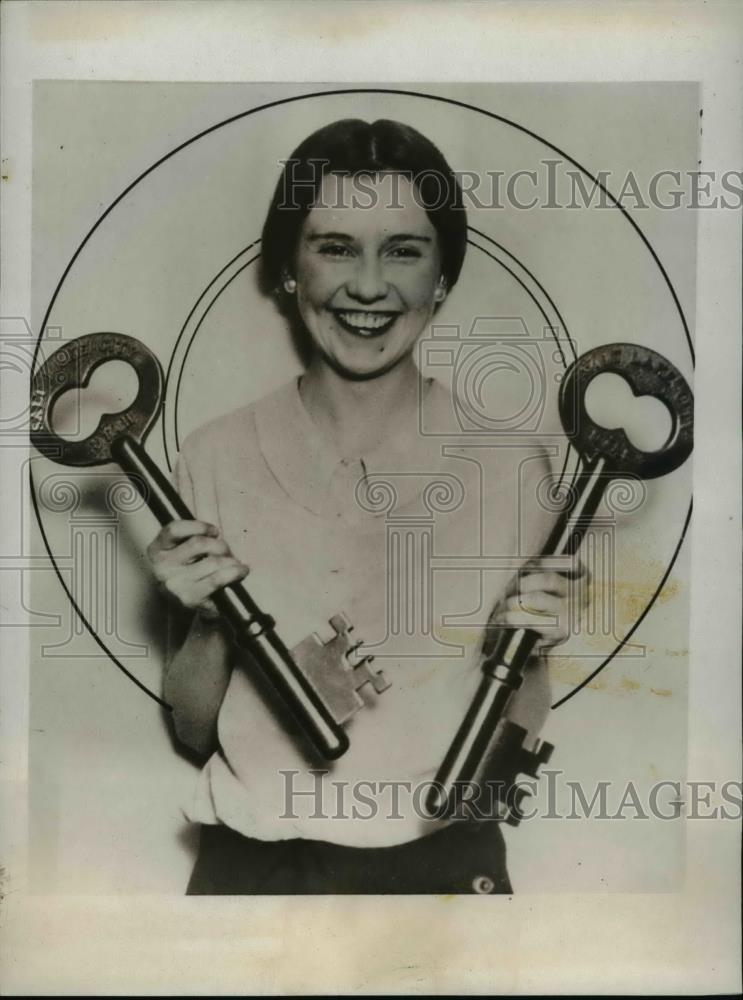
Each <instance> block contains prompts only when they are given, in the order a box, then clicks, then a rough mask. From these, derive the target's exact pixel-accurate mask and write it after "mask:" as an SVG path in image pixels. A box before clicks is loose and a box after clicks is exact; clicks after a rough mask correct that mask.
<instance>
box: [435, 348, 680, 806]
mask: <svg viewBox="0 0 743 1000" xmlns="http://www.w3.org/2000/svg"><path fill="white" fill-rule="evenodd" d="M605 372H613V373H615V374H617V375H620V376H621V377H622V378H623V379H625V381H626V382H627V383H628V384H629V386H630V388H631V389H632V392H633V393H634V395H635V396H653V397H655V398H656V399H658V400H660V401H661V402H662V403H664V404H665V406H666V407H667V408H668V411H669V412H670V414H671V420H672V427H671V431H670V434H669V436H668V439H667V441H666V443H665V445H664V446H663V447H662V448H661V449H659V450H658V451H654V452H645V451H641V450H640V449H639V448H636V447H635V446H634V445H633V444H632V443H631V441H630V440H629V438H628V437H627V435H626V434H625V432H624V430H623V429H621V428H617V429H614V430H609V429H607V428H605V427H600V426H599V425H598V424H596V423H594V421H593V420H592V419H591V418H590V417H589V415H588V413H587V411H586V405H585V397H586V390H587V389H588V386H589V384H590V383H591V381H592V380H593V379H594V378H595V377H596V376H597V375H602V374H604V373H605ZM559 406H560V418H561V420H562V424H563V427H564V429H565V432H566V434H567V436H568V438H569V439H570V441H571V442H572V444H573V445H574V446H575V448H576V449H577V451H578V453H579V455H580V457H581V459H582V468H581V472H580V475H579V476H578V478H577V481H576V483H575V484H574V487H573V488H572V489H571V491H570V496H569V498H568V502H567V504H566V506H565V508H564V509H563V510H562V511H561V513H560V515H559V517H558V519H557V522H556V524H555V526H554V528H553V530H552V533H551V534H550V536H549V539H548V540H547V543H546V545H545V547H544V549H543V551H542V555H543V556H553V555H554V556H565V555H573V554H574V553H576V552H577V551H578V549H579V547H580V545H581V542H582V540H583V537H584V535H585V533H586V531H587V530H588V528H589V527H590V524H591V519H592V518H593V515H594V514H595V513H596V510H597V508H598V506H599V503H600V501H601V498H602V496H603V494H604V491H605V490H606V487H607V486H608V484H609V483H610V482H611V480H613V479H616V478H621V477H630V478H633V479H655V478H657V477H658V476H663V475H665V474H666V473H668V472H673V470H674V469H677V468H678V467H679V466H680V465H682V464H683V462H685V461H686V459H687V458H688V456H689V455H690V453H691V450H692V436H693V408H694V400H693V396H692V393H691V390H690V388H689V386H688V384H687V383H686V381H685V379H684V378H683V376H682V375H681V373H680V372H679V371H677V370H676V368H674V367H673V365H671V364H670V362H668V361H667V360H666V359H665V358H664V357H662V356H661V355H660V354H656V352H655V351H651V350H649V348H647V347H641V346H639V345H638V344H608V345H606V346H603V347H597V348H595V349H594V350H592V351H588V353H586V354H584V355H582V356H581V357H580V358H578V360H577V361H575V362H574V363H573V364H572V365H571V367H570V368H569V369H568V371H567V372H566V374H565V377H564V379H563V381H562V384H561V387H560V400H559ZM538 639H539V636H538V634H537V633H536V632H535V631H533V630H532V629H528V628H516V629H502V630H501V631H499V633H498V634H497V636H496V639H495V645H494V647H493V649H492V651H490V652H489V654H488V655H487V656H486V657H485V658H484V660H483V663H482V671H483V678H482V680H481V682H480V685H479V687H478V689H477V692H476V694H475V697H474V699H473V701H472V704H471V705H470V707H469V709H468V711H467V714H466V715H465V717H464V720H463V721H462V724H461V726H460V727H459V730H458V732H457V734H456V736H455V737H454V741H453V742H452V744H451V747H450V748H449V751H448V753H447V755H446V757H445V759H444V762H443V764H442V765H441V767H440V768H439V771H438V774H437V775H436V778H435V780H434V782H433V784H432V786H431V790H430V792H429V794H428V796H427V800H426V806H427V809H428V812H429V814H430V815H432V816H437V817H444V816H452V815H457V814H460V815H461V812H462V810H463V808H464V807H465V804H466V803H472V804H473V805H474V804H475V802H476V801H477V802H478V804H480V803H482V802H483V801H485V800H486V799H488V801H490V804H491V805H492V804H493V802H492V800H493V793H495V798H496V799H498V800H499V803H500V806H501V809H500V812H499V814H503V818H504V819H506V821H507V822H509V823H510V824H511V825H514V826H515V825H517V824H518V823H519V821H520V820H521V818H522V814H521V810H520V808H519V805H520V802H521V799H522V798H523V796H524V795H525V794H527V793H526V789H523V788H519V787H517V786H516V785H515V784H514V783H515V781H516V779H517V778H518V775H519V774H527V775H530V776H532V777H536V775H537V771H538V769H539V766H540V765H541V764H545V763H546V762H547V761H548V760H549V758H550V756H551V754H552V751H553V749H554V747H552V746H551V745H550V744H549V743H539V742H538V743H537V744H536V746H535V748H534V749H533V750H527V749H526V748H525V747H524V745H523V744H524V738H525V737H526V730H524V729H523V728H522V727H521V726H518V725H516V724H515V723H513V722H511V721H510V720H508V719H506V718H505V713H506V710H507V708H508V704H509V702H510V700H511V698H512V697H513V695H514V694H515V692H516V691H517V690H518V689H519V687H520V686H521V683H522V680H523V672H524V668H525V667H526V665H527V662H528V660H529V658H530V656H531V654H532V652H533V651H534V647H535V644H536V643H537V641H538ZM480 795H482V796H483V798H482V799H480ZM480 811H481V814H482V810H480Z"/></svg>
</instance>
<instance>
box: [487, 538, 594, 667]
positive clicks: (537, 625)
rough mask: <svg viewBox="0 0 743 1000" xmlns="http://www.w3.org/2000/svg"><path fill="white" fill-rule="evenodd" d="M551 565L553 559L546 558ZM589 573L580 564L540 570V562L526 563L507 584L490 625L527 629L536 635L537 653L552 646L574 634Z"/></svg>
mask: <svg viewBox="0 0 743 1000" xmlns="http://www.w3.org/2000/svg"><path fill="white" fill-rule="evenodd" d="M550 562H552V564H553V565H554V557H552V558H551V559H550ZM589 583H590V574H589V573H588V572H587V568H586V566H585V564H584V563H582V562H580V561H579V560H577V561H575V562H574V561H573V560H572V559H570V561H569V569H567V570H566V571H564V572H558V571H556V570H554V569H543V568H542V566H541V564H540V560H533V561H531V562H529V564H528V565H527V567H525V568H524V569H522V570H520V572H519V573H518V574H517V575H516V577H515V578H514V579H513V580H512V581H511V584H510V585H509V587H508V589H507V590H506V593H505V596H504V597H503V598H502V600H501V601H499V602H498V604H497V605H496V607H495V609H494V611H493V614H492V615H491V618H490V623H489V624H490V625H491V626H492V625H505V626H508V627H512V628H530V629H533V630H534V631H535V632H538V633H539V636H540V641H539V644H538V647H537V648H538V650H539V651H540V652H544V651H546V650H548V649H550V648H551V647H552V646H556V645H558V644H559V643H561V642H565V640H566V639H567V638H568V637H569V636H570V634H571V632H574V631H576V626H577V623H578V622H579V621H580V616H581V615H582V613H583V611H584V609H585V607H586V605H587V604H588V590H589V586H588V585H589Z"/></svg>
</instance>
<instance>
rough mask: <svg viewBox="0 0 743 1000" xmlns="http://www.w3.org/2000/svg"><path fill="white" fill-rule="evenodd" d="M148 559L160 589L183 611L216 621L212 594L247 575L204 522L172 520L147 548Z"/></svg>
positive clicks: (245, 569)
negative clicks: (174, 600) (176, 602)
mask: <svg viewBox="0 0 743 1000" xmlns="http://www.w3.org/2000/svg"><path fill="white" fill-rule="evenodd" d="M147 558H148V559H149V561H150V565H151V566H152V571H153V573H154V574H155V578H156V579H157V581H158V582H159V584H160V586H161V587H162V589H163V590H164V591H165V592H166V593H168V594H170V595H171V596H172V597H175V598H176V600H177V601H179V602H180V603H181V604H182V605H183V607H184V608H188V609H190V610H192V611H198V612H199V613H200V614H201V615H203V616H204V617H205V618H218V617H219V612H218V611H217V608H216V605H215V604H214V601H212V600H210V597H211V595H212V594H213V593H214V592H215V591H217V590H221V588H222V587H226V586H227V585H228V584H230V583H236V582H237V581H238V580H242V579H243V578H244V577H245V576H247V574H248V572H249V569H248V567H247V566H246V565H245V564H244V563H241V562H239V560H237V559H235V557H234V556H233V555H232V553H231V552H230V550H229V548H228V546H227V543H226V542H225V540H224V539H223V538H221V537H220V534H219V529H218V528H217V527H216V526H215V525H213V524H209V523H207V522H206V521H171V522H170V524H166V525H165V527H164V528H161V530H160V532H159V533H158V535H157V537H156V538H155V540H154V541H153V542H152V544H151V545H149V546H148V548H147Z"/></svg>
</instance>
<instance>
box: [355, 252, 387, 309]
mask: <svg viewBox="0 0 743 1000" xmlns="http://www.w3.org/2000/svg"><path fill="white" fill-rule="evenodd" d="M346 287H347V289H348V293H349V295H351V296H352V297H353V298H355V299H358V300H359V301H360V302H366V303H369V302H376V301H377V300H378V299H383V298H385V296H386V295H387V292H388V290H389V289H388V283H387V280H386V279H385V276H384V272H383V269H382V265H381V263H380V261H379V260H377V259H376V257H367V258H361V259H360V260H359V261H358V263H357V265H356V268H355V269H354V272H353V275H352V276H351V277H350V278H349V280H348V282H347V286H346Z"/></svg>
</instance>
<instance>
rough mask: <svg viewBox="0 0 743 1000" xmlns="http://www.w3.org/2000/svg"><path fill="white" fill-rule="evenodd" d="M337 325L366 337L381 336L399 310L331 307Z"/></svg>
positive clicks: (389, 327) (389, 326)
mask: <svg viewBox="0 0 743 1000" xmlns="http://www.w3.org/2000/svg"><path fill="white" fill-rule="evenodd" d="M330 311H331V312H332V314H333V315H334V316H335V318H336V320H337V321H338V323H339V325H340V326H341V327H343V329H344V330H346V331H347V332H348V333H351V334H353V335H354V336H358V337H364V338H366V339H368V338H373V337H381V336H383V335H384V334H385V333H387V332H388V331H389V330H390V329H391V327H392V325H393V323H394V322H395V320H396V319H397V317H398V316H399V315H400V314H399V312H383V311H381V310H380V311H378V310H374V311H373V312H371V311H363V312H362V311H360V310H351V309H331V310H330Z"/></svg>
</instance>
